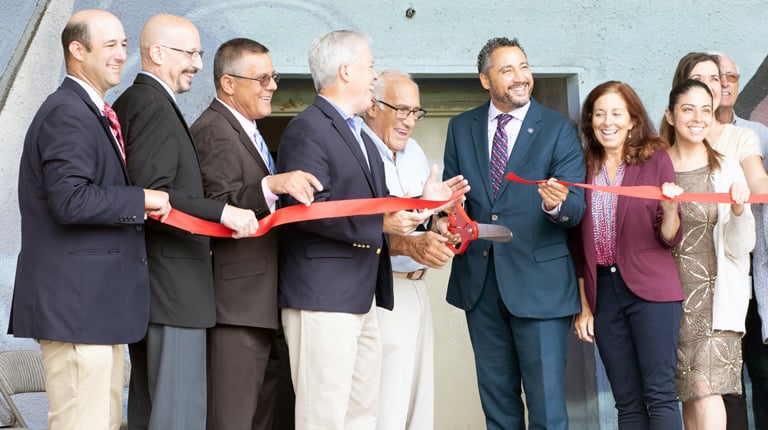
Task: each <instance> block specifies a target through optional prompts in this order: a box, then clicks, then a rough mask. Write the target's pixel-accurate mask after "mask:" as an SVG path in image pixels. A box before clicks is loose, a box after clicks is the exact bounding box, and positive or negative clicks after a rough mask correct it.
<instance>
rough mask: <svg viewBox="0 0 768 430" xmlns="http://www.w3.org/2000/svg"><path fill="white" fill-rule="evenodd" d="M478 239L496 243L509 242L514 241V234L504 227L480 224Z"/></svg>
mask: <svg viewBox="0 0 768 430" xmlns="http://www.w3.org/2000/svg"><path fill="white" fill-rule="evenodd" d="M477 238H478V239H485V240H492V241H494V242H509V241H510V240H512V232H511V231H509V229H508V228H506V227H504V226H503V225H498V224H480V223H478V224H477Z"/></svg>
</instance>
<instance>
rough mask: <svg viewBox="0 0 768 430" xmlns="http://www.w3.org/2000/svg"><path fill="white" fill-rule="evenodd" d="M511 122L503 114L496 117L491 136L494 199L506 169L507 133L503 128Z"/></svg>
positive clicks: (507, 116)
mask: <svg viewBox="0 0 768 430" xmlns="http://www.w3.org/2000/svg"><path fill="white" fill-rule="evenodd" d="M511 120H512V115H507V114H505V113H502V114H499V115H498V116H497V117H496V134H494V135H493V147H492V148H491V182H492V185H493V198H494V199H495V198H496V197H497V196H498V195H499V188H500V187H501V181H502V180H503V179H504V171H505V170H506V169H507V147H508V146H507V131H506V130H504V127H505V126H506V125H507V123H508V122H509V121H511Z"/></svg>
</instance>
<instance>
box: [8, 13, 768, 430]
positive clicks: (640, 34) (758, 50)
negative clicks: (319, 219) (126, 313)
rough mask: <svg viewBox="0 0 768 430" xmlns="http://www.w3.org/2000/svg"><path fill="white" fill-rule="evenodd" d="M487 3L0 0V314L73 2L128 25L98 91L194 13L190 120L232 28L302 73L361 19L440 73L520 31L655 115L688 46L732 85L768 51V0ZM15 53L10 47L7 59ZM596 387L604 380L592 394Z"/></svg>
mask: <svg viewBox="0 0 768 430" xmlns="http://www.w3.org/2000/svg"><path fill="white" fill-rule="evenodd" d="M498 4H499V3H498V2H491V1H488V0H480V1H476V2H471V3H469V2H461V3H459V2H453V1H436V0H410V1H397V0H381V1H378V2H360V1H355V0H335V1H306V0H275V1H253V0H219V1H216V2H211V1H203V0H199V1H194V0H134V1H110V0H39V1H38V3H37V4H35V3H34V2H32V1H31V0H28V1H23V2H11V1H9V0H3V1H2V8H3V13H2V14H0V31H2V36H0V71H5V72H8V71H13V70H16V71H17V72H16V73H12V74H9V73H6V74H4V75H3V76H2V79H0V82H2V83H8V82H10V83H12V85H9V84H6V86H4V87H2V88H0V90H2V91H0V95H1V96H5V103H4V104H2V110H1V111H0V130H2V133H0V208H2V209H3V210H2V211H0V225H2V226H3V228H2V229H0V321H5V320H7V315H8V306H9V304H10V294H11V291H12V286H13V277H14V270H15V259H16V254H17V253H18V249H19V215H18V207H17V198H16V178H17V171H18V160H19V156H20V150H21V143H22V141H23V138H24V133H25V131H26V127H27V126H28V124H29V122H30V121H31V118H32V116H33V115H34V112H35V111H36V109H37V107H38V106H39V104H40V103H41V102H42V100H43V99H44V98H45V97H46V95H47V94H49V93H50V92H51V91H53V90H54V89H55V87H56V86H57V85H58V83H59V81H60V79H61V76H62V64H63V58H62V53H61V47H60V43H59V35H60V32H61V29H62V28H63V25H64V22H65V21H66V19H67V18H68V16H69V15H70V14H71V12H72V10H80V9H84V8H88V7H100V8H105V9H109V10H111V11H113V12H114V13H115V14H116V15H117V16H118V17H119V18H120V19H121V20H122V22H123V24H124V26H125V30H126V34H127V36H128V38H129V60H128V64H127V66H126V70H125V73H124V75H123V82H122V83H121V85H120V86H119V87H117V88H116V89H114V90H112V91H110V92H109V93H108V94H107V100H108V101H113V100H114V99H115V98H116V97H117V96H118V95H119V94H120V92H121V91H123V90H124V89H125V88H126V87H127V86H128V85H130V83H131V82H132V80H133V77H134V76H135V73H136V71H137V70H138V68H139V57H138V53H137V48H138V46H137V45H138V34H139V30H140V29H141V26H142V25H143V23H144V21H145V20H146V19H147V18H148V17H149V16H151V15H153V14H155V13H160V12H170V13H174V14H177V15H182V16H185V17H187V18H189V19H190V20H192V21H193V22H195V23H196V24H197V26H198V28H199V29H200V33H201V37H202V41H203V49H204V50H205V51H207V54H206V56H205V58H204V65H205V69H204V70H203V71H202V72H201V73H200V76H198V77H196V78H195V81H194V83H193V89H192V91H191V92H190V93H188V94H185V95H183V96H181V97H179V103H180V105H181V107H182V109H183V110H184V112H185V114H186V116H187V118H188V120H189V121H190V122H191V121H193V120H194V119H195V118H196V117H197V116H198V114H199V113H200V112H201V111H202V110H203V109H204V108H205V107H206V106H207V104H208V103H209V102H210V99H211V97H212V96H213V94H214V91H213V85H212V83H211V66H212V61H213V53H214V51H215V49H216V47H217V46H218V45H219V44H220V43H221V42H223V41H225V40H227V39H229V38H232V37H238V36H245V37H250V38H253V39H256V40H258V41H260V42H262V43H264V44H266V45H267V46H268V47H269V48H270V50H271V55H272V58H273V61H274V65H275V68H276V69H277V70H278V71H279V72H281V73H283V74H286V75H289V76H290V75H295V76H300V75H306V74H307V73H308V67H307V64H306V57H307V51H308V48H309V46H310V43H311V41H312V40H313V39H314V38H315V37H317V36H319V35H321V34H323V33H325V32H327V31H330V30H334V29H339V28H348V29H353V30H359V31H363V32H365V33H368V34H369V35H371V37H372V38H373V46H372V49H373V53H374V57H375V58H376V67H377V68H378V69H384V68H398V69H402V70H405V71H408V72H411V73H416V74H418V75H420V76H431V77H438V78H439V77H449V76H464V77H466V76H474V75H475V74H476V68H475V59H476V55H477V51H478V50H479V48H480V47H481V46H482V45H483V44H484V43H485V41H486V40H487V39H488V38H490V37H495V36H501V35H503V36H509V37H518V38H519V39H520V41H521V43H522V44H523V46H524V47H525V50H526V52H527V53H528V57H529V60H530V63H531V65H532V67H533V71H534V73H536V74H537V75H539V76H543V75H557V74H561V73H568V74H575V76H576V78H577V82H576V85H575V86H576V88H577V90H578V91H577V95H576V98H578V99H579V102H580V101H581V100H583V98H584V97H585V96H586V94H587V93H588V92H589V91H590V90H591V89H592V88H593V87H594V86H595V85H597V84H599V83H601V82H603V81H605V80H608V79H618V80H623V81H626V82H628V83H630V84H631V85H632V86H633V87H634V88H635V89H636V90H637V92H638V94H639V95H640V96H641V98H642V99H643V101H644V102H645V104H646V107H647V108H648V110H649V112H650V113H651V115H652V117H653V118H661V114H662V112H663V108H664V105H665V104H666V98H667V92H668V90H669V85H670V83H671V76H672V72H673V71H674V69H675V66H676V64H677V60H678V59H679V58H680V57H681V56H683V55H684V54H686V53H687V52H689V51H701V50H716V51H721V52H725V53H727V54H729V55H730V56H731V57H732V58H733V59H734V60H735V61H736V62H737V63H738V64H739V66H740V68H741V75H742V79H743V81H742V82H743V84H742V88H744V86H745V83H746V82H747V81H748V80H749V79H750V77H751V76H752V75H753V74H754V73H755V71H756V70H757V68H758V66H759V65H760V64H761V63H762V62H763V60H764V58H765V57H766V53H768V26H766V23H768V7H766V6H765V4H764V3H763V2H759V1H758V2H756V1H754V0H732V1H730V2H722V1H716V0H678V1H674V2H670V1H660V0H645V1H641V2H634V1H633V2H629V1H626V2H613V3H605V2H599V1H595V0H588V1H580V2H566V1H556V0H536V1H532V0H523V1H517V2H506V3H505V6H504V7H498ZM46 5H47V9H46V10H45V14H44V16H43V18H42V21H41V22H40V25H39V26H38V27H35V28H34V29H30V28H29V27H28V25H27V22H29V21H30V19H32V18H33V17H34V16H35V11H36V10H40V9H41V7H42V6H46ZM409 8H412V9H413V11H415V13H414V14H413V15H412V17H410V18H409V17H407V16H406V10H407V9H409ZM27 42H31V43H29V44H28V43H27ZM27 46H28V48H26V47H27ZM14 54H17V55H16V59H19V58H20V60H19V61H17V62H15V63H14V61H15V60H14ZM17 66H18V67H17ZM0 101H2V100H0ZM419 138H420V139H421V137H419ZM424 139H425V140H427V137H424ZM430 139H437V140H440V139H441V138H440V137H439V136H437V137H435V136H431V137H430ZM430 146H432V145H430ZM428 152H429V155H430V157H431V158H434V159H436V160H438V161H439V160H440V159H441V156H440V148H439V146H438V147H430V148H428ZM430 281H431V283H432V284H434V285H440V284H444V282H445V280H444V274H434V275H430ZM441 294H442V292H441V291H439V290H438V289H437V288H436V291H435V292H434V294H433V297H432V298H433V306H434V307H436V311H437V312H436V313H437V314H440V315H443V316H442V317H441V318H444V321H446V325H444V326H442V327H438V336H440V335H441V333H444V334H445V337H442V338H439V340H440V339H442V340H440V341H445V345H444V347H445V348H444V349H443V352H444V355H443V356H438V357H437V363H438V364H437V366H438V369H437V371H438V373H439V374H443V375H458V378H459V379H456V380H451V382H450V383H446V382H438V389H439V390H441V393H439V394H438V395H439V396H442V397H441V398H442V399H443V400H444V402H442V403H441V404H440V405H439V406H438V408H440V409H441V411H442V412H443V416H442V421H440V420H439V421H438V423H439V427H438V428H441V429H443V428H454V429H474V428H482V424H480V423H482V415H481V413H480V412H479V410H478V403H477V394H476V387H475V386H474V385H473V383H474V382H473V381H474V379H473V378H474V376H473V373H472V372H473V369H472V366H473V363H472V360H471V353H470V347H469V343H468V340H467V338H466V328H465V322H464V320H463V315H462V314H461V313H460V312H458V311H457V310H456V309H454V308H451V307H449V306H448V305H446V304H445V303H444V301H443V299H442V297H443V296H442V295H441ZM0 327H5V326H4V325H2V324H0ZM22 347H34V343H32V342H31V341H28V340H17V339H13V338H11V337H8V336H0V349H7V348H22ZM452 350H453V353H451V351H452ZM440 384H445V385H440ZM605 390H606V387H604V386H603V387H602V390H601V393H603V395H604V393H605ZM590 401H593V399H585V402H590ZM609 402H610V401H609V400H603V405H602V406H601V409H602V410H603V412H604V414H610V412H611V411H610V407H611V405H610V404H609ZM605 404H608V406H605ZM1 417H2V413H0V418H1ZM612 421H613V420H611V419H610V418H605V417H603V418H601V422H602V427H601V428H612V427H613V424H612ZM582 425H583V426H584V427H582V428H594V427H593V426H587V424H582ZM574 427H575V426H574ZM574 427H572V428H574Z"/></svg>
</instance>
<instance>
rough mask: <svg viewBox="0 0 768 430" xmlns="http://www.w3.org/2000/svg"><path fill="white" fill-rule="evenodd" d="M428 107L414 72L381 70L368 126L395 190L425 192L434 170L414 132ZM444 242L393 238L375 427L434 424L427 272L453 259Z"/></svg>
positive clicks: (420, 236) (429, 235)
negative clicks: (389, 298)
mask: <svg viewBox="0 0 768 430" xmlns="http://www.w3.org/2000/svg"><path fill="white" fill-rule="evenodd" d="M426 113H427V112H426V111H425V110H424V109H422V108H421V107H420V102H419V88H418V86H417V85H416V83H415V82H413V80H412V79H411V77H410V76H409V75H407V74H405V73H402V72H398V71H384V72H381V73H380V74H379V79H378V81H376V84H374V87H373V103H372V104H371V106H370V107H369V108H368V110H366V113H365V122H364V123H363V132H365V133H366V134H367V135H368V136H369V137H370V138H371V140H372V141H373V142H374V143H375V144H376V149H378V154H379V156H380V157H381V160H382V161H383V162H384V171H385V173H386V179H387V188H389V192H390V194H392V195H395V196H406V195H419V194H421V189H422V187H423V186H424V183H425V182H426V180H427V177H428V176H429V172H430V168H429V161H428V160H427V156H426V155H425V154H424V151H423V150H422V149H421V147H420V146H419V144H418V143H416V141H415V140H414V139H412V138H411V133H413V129H414V127H415V126H416V122H417V121H419V120H421V119H423V118H424V115H426ZM446 241H447V239H446V238H445V237H443V236H441V235H439V234H437V233H433V232H431V231H426V232H425V231H420V232H415V233H412V234H411V235H408V236H391V237H390V246H391V248H390V254H391V255H392V257H391V260H392V277H393V281H394V286H393V292H394V296H395V307H394V308H393V309H392V310H387V309H384V308H378V310H377V315H378V318H379V331H380V333H381V344H382V349H383V353H382V358H383V359H382V371H381V387H380V389H379V414H378V419H377V421H376V428H377V429H381V430H395V429H397V430H406V429H411V430H418V429H432V428H434V337H435V336H434V331H435V329H434V326H433V325H432V311H431V307H430V305H429V294H428V292H427V283H426V281H425V280H424V276H425V275H426V273H427V268H428V267H432V268H440V267H443V266H445V264H446V263H448V262H449V261H450V260H451V258H452V257H453V252H451V251H450V250H449V249H448V247H447V246H445V242H446Z"/></svg>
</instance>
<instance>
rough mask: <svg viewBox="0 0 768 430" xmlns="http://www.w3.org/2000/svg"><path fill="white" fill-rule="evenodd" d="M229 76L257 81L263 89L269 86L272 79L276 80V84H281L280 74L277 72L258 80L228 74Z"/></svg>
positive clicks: (262, 76) (260, 77)
mask: <svg viewBox="0 0 768 430" xmlns="http://www.w3.org/2000/svg"><path fill="white" fill-rule="evenodd" d="M227 75H229V76H232V77H233V78H238V79H248V80H251V81H257V82H258V83H260V84H261V86H262V87H266V86H269V82H270V79H274V80H275V83H276V84H278V83H280V73H277V72H275V73H272V74H271V75H270V74H266V75H261V76H259V77H258V78H249V77H248V76H239V75H233V74H231V73H227Z"/></svg>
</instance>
